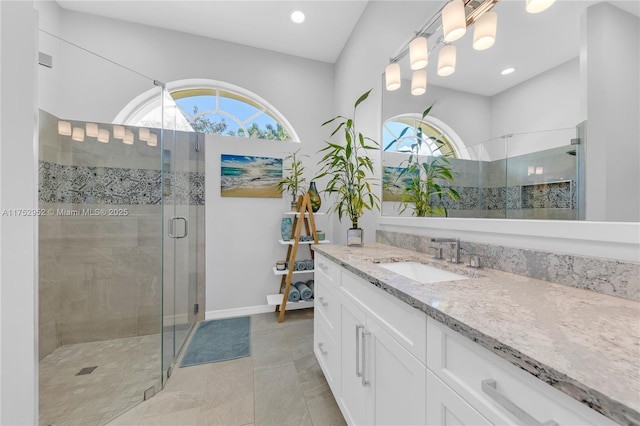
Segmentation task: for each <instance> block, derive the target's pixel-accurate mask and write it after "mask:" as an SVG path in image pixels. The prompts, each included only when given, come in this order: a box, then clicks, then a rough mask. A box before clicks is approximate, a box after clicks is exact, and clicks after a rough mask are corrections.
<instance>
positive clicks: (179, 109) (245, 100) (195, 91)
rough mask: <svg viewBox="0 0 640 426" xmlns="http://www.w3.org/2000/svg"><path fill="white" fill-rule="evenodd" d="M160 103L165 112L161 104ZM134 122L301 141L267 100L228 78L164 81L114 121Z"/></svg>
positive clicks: (152, 125)
mask: <svg viewBox="0 0 640 426" xmlns="http://www.w3.org/2000/svg"><path fill="white" fill-rule="evenodd" d="M162 104H164V117H163V116H162V108H163V105H162ZM114 121H115V122H118V123H124V124H129V125H134V126H143V127H156V128H160V127H163V121H164V127H165V128H175V129H176V130H182V131H196V132H202V133H212V134H220V135H229V136H239V137H247V138H258V139H269V140H281V141H292V142H299V139H298V137H297V135H296V133H295V132H294V131H293V128H292V127H291V125H290V124H289V123H288V121H287V120H286V119H285V118H284V116H282V114H280V113H279V112H278V111H277V110H276V109H275V108H273V107H272V106H271V105H269V103H268V102H267V101H265V100H264V99H262V98H260V97H259V96H257V95H256V94H254V93H251V92H250V91H248V90H246V89H243V88H241V87H238V86H234V85H231V84H229V83H223V82H219V81H214V80H202V79H197V80H196V79H190V80H181V81H176V82H172V83H167V85H166V91H165V92H164V97H163V100H162V102H161V100H160V98H159V97H158V91H157V90H150V91H148V92H146V93H144V94H142V95H140V96H138V97H137V98H136V99H134V100H133V101H131V102H130V103H129V105H127V106H126V107H125V108H124V109H123V110H122V111H121V112H120V114H118V116H117V117H116V119H115V120H114Z"/></svg>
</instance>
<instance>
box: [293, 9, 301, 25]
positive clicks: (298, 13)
mask: <svg viewBox="0 0 640 426" xmlns="http://www.w3.org/2000/svg"><path fill="white" fill-rule="evenodd" d="M291 20H292V21H293V22H295V23H296V24H302V23H303V22H304V13H302V11H300V10H294V11H293V12H291Z"/></svg>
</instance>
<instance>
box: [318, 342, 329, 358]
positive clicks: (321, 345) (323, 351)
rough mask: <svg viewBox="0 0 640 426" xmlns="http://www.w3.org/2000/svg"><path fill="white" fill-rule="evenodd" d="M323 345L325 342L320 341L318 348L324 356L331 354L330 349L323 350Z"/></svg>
mask: <svg viewBox="0 0 640 426" xmlns="http://www.w3.org/2000/svg"><path fill="white" fill-rule="evenodd" d="M323 346H324V343H322V342H320V343H318V349H319V350H320V353H321V354H322V355H323V356H326V355H328V354H329V352H328V351H325V350H323V349H322V347H323Z"/></svg>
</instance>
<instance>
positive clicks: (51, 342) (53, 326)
mask: <svg viewBox="0 0 640 426" xmlns="http://www.w3.org/2000/svg"><path fill="white" fill-rule="evenodd" d="M59 335H60V332H59V330H58V321H57V320H55V319H50V320H49V321H42V319H41V320H40V324H39V326H38V352H39V354H38V359H39V360H42V359H43V358H44V357H46V356H47V355H49V354H50V353H51V352H53V351H55V350H56V349H58V348H59V347H60V338H59Z"/></svg>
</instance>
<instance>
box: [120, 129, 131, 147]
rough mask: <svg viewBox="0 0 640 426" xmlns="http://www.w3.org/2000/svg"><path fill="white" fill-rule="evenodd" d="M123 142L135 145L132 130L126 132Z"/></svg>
mask: <svg viewBox="0 0 640 426" xmlns="http://www.w3.org/2000/svg"><path fill="white" fill-rule="evenodd" d="M122 142H124V143H126V144H127V145H133V132H132V131H131V130H125V132H124V138H123V139H122Z"/></svg>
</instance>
